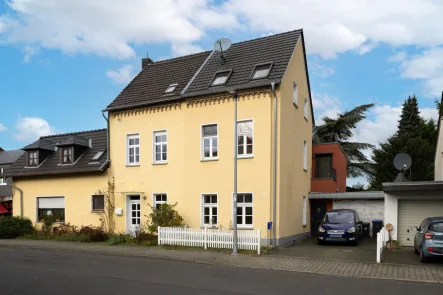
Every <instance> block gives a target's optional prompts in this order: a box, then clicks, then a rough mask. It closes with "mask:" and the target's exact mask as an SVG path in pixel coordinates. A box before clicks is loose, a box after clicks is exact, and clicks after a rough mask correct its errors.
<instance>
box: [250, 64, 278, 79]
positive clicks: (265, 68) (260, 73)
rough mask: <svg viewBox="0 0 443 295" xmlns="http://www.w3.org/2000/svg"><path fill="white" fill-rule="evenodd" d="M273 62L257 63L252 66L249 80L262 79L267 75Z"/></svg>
mask: <svg viewBox="0 0 443 295" xmlns="http://www.w3.org/2000/svg"><path fill="white" fill-rule="evenodd" d="M272 65H273V63H265V64H259V65H256V66H255V67H254V70H253V71H252V74H251V77H250V80H255V79H263V78H267V77H268V76H269V73H270V72H271V68H272Z"/></svg>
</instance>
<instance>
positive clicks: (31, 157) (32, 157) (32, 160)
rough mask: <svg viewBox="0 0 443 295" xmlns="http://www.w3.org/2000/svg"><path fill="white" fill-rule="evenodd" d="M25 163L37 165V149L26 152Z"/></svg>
mask: <svg viewBox="0 0 443 295" xmlns="http://www.w3.org/2000/svg"><path fill="white" fill-rule="evenodd" d="M27 165H28V167H36V166H38V151H30V152H27Z"/></svg>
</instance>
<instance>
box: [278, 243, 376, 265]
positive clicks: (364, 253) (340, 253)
mask: <svg viewBox="0 0 443 295" xmlns="http://www.w3.org/2000/svg"><path fill="white" fill-rule="evenodd" d="M376 245H377V241H376V240H375V239H365V240H363V241H362V242H361V243H360V245H359V246H352V245H348V244H342V243H334V244H327V245H317V240H316V238H313V237H310V238H306V239H304V240H301V241H299V242H296V243H294V244H292V245H290V246H287V247H283V248H276V249H275V250H273V251H272V252H271V253H270V254H271V255H284V256H292V257H306V258H316V259H328V260H347V261H360V262H376V251H377V250H376Z"/></svg>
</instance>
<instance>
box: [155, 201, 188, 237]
mask: <svg viewBox="0 0 443 295" xmlns="http://www.w3.org/2000/svg"><path fill="white" fill-rule="evenodd" d="M148 206H149V207H151V210H152V212H151V214H149V215H148V216H147V217H148V221H147V227H148V230H149V231H150V232H151V233H157V232H158V227H159V226H171V227H174V226H183V225H184V223H183V217H181V216H180V214H178V212H177V211H176V210H175V207H176V206H177V203H175V204H174V205H170V204H161V206H159V207H158V208H157V207H156V206H151V205H149V204H148Z"/></svg>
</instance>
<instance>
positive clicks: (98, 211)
mask: <svg viewBox="0 0 443 295" xmlns="http://www.w3.org/2000/svg"><path fill="white" fill-rule="evenodd" d="M91 213H99V214H100V213H105V210H92V211H91Z"/></svg>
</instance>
